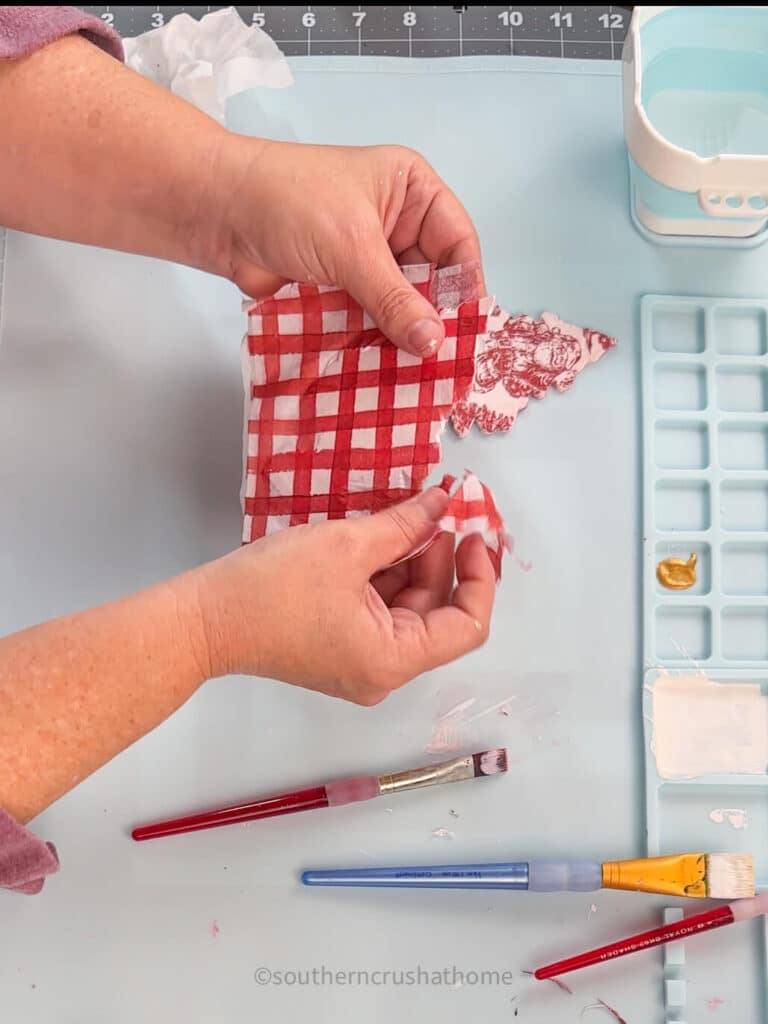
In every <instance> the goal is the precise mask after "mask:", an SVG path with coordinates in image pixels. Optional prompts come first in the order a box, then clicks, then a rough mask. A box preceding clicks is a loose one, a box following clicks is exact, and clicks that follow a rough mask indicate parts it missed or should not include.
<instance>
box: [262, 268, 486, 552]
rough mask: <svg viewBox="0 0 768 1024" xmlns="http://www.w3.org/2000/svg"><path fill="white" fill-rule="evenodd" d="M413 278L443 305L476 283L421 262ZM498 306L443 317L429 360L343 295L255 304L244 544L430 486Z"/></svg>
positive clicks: (323, 291)
mask: <svg viewBox="0 0 768 1024" xmlns="http://www.w3.org/2000/svg"><path fill="white" fill-rule="evenodd" d="M407 276H408V277H409V279H410V280H411V281H412V282H413V283H414V284H415V286H416V287H417V288H418V289H419V290H420V291H422V293H423V294H425V295H426V296H428V297H429V298H431V299H433V300H439V298H441V297H442V296H443V295H445V294H446V291H451V290H452V291H453V293H454V294H456V293H457V289H458V288H459V287H461V288H463V287H465V282H466V277H467V272H466V270H465V269H463V270H461V273H460V274H457V270H456V268H451V270H450V271H448V272H438V273H435V271H434V270H433V269H432V268H430V267H428V266H419V267H409V268H407ZM492 307H493V300H492V299H490V298H485V299H480V300H471V301H468V302H462V303H461V304H460V305H459V307H458V309H454V310H442V311H441V317H442V319H443V323H444V324H445V330H446V340H445V343H444V344H443V345H442V346H441V348H440V350H439V352H438V354H437V355H436V356H435V357H434V358H432V359H428V360H421V359H418V358H416V357H415V356H411V355H408V354H407V353H405V352H401V351H400V350H399V349H397V348H395V347H394V346H393V345H392V344H390V342H388V341H387V340H386V339H385V338H384V337H383V335H382V334H381V333H380V332H379V331H378V330H377V329H376V328H375V327H374V326H373V324H372V323H371V321H370V320H369V319H368V317H367V316H366V315H365V314H364V313H363V311H362V309H361V308H360V306H359V305H358V304H357V303H356V302H354V300H352V299H351V298H350V297H349V296H348V295H347V294H346V293H345V292H343V291H340V290H338V289H331V288H324V287H317V286H312V285H299V284H291V285H287V286H286V287H285V288H283V289H282V290H281V291H280V292H278V293H277V295H275V296H273V297H272V298H271V299H267V300H265V301H262V302H257V303H254V304H252V305H251V306H250V309H249V321H248V339H247V357H246V366H245V376H246V387H247V388H248V396H249V408H248V438H247V453H246V477H245V493H244V510H245V522H244V534H243V539H244V541H245V542H249V541H253V540H256V539H257V538H259V537H262V536H264V535H265V534H268V533H272V532H274V531H276V530H279V529H282V528H284V527H287V526H295V525H298V524H301V523H311V522H318V521H322V520H324V519H339V518H344V517H346V516H353V515H364V514H367V513H371V512H375V511H377V510H378V509H380V508H384V507H386V506H388V505H391V504H393V503H394V502H396V501H400V500H402V499H404V498H407V497H410V496H411V495H412V494H415V493H417V492H418V491H420V490H421V488H422V485H423V483H424V481H425V479H426V477H427V475H428V473H429V471H430V470H431V469H432V468H433V467H434V466H436V465H437V464H438V463H439V461H440V443H439V436H440V433H441V432H442V429H443V427H444V424H445V421H446V420H447V418H448V416H449V415H450V413H451V410H452V409H453V408H454V406H455V405H456V403H457V402H458V401H459V400H460V399H462V398H465V397H466V396H467V395H468V393H469V389H470V387H471V384H472V379H473V376H474V368H475V347H476V344H477V338H478V335H481V334H482V333H483V332H484V330H485V326H486V318H487V315H488V313H489V312H490V310H491V309H492ZM456 497H458V495H457V496H456ZM454 500H455V499H454ZM472 511H473V512H474V511H475V508H474V506H473V509H472ZM456 525H460V517H459V516H457V517H456Z"/></svg>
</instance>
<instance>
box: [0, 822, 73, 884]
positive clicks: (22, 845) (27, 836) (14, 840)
mask: <svg viewBox="0 0 768 1024" xmlns="http://www.w3.org/2000/svg"><path fill="white" fill-rule="evenodd" d="M58 870H59V858H58V856H57V854H56V847H55V846H54V845H53V844H52V843H44V842H43V840H42V839H38V837H37V836H36V835H34V834H33V833H32V832H30V831H29V830H28V829H26V828H24V826H23V825H19V823H18V822H17V821H15V820H14V819H13V818H12V817H11V816H10V814H8V813H7V812H6V811H4V810H2V808H0V889H13V890H14V891H15V892H23V893H27V894H29V895H32V894H34V893H38V892H40V890H41V889H42V888H43V882H44V880H45V877H46V875H52V874H54V872H56V871H58Z"/></svg>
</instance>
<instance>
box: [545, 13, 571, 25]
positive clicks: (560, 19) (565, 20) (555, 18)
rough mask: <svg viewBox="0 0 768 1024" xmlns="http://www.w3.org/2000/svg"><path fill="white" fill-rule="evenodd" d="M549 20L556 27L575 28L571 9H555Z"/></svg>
mask: <svg viewBox="0 0 768 1024" xmlns="http://www.w3.org/2000/svg"><path fill="white" fill-rule="evenodd" d="M549 20H550V21H551V22H552V24H553V25H554V26H555V28H573V15H572V14H571V12H570V11H566V12H565V13H563V12H562V11H555V13H554V14H550V16H549Z"/></svg>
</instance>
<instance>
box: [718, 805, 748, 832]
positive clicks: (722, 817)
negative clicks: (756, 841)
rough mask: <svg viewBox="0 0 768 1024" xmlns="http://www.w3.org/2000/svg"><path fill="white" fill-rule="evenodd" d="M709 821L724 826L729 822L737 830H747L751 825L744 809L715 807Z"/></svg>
mask: <svg viewBox="0 0 768 1024" xmlns="http://www.w3.org/2000/svg"><path fill="white" fill-rule="evenodd" d="M709 820H710V821H712V822H714V824H715V825H724V824H725V823H726V822H727V823H728V824H729V825H731V826H732V827H733V828H736V829H741V828H746V827H747V825H748V824H749V822H748V820H747V812H746V809H745V808H744V807H715V808H713V809H712V810H711V811H710V812H709Z"/></svg>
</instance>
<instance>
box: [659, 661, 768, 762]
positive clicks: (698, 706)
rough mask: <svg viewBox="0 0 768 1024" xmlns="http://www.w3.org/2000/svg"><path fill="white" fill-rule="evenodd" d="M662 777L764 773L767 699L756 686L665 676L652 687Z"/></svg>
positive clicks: (767, 753)
mask: <svg viewBox="0 0 768 1024" xmlns="http://www.w3.org/2000/svg"><path fill="white" fill-rule="evenodd" d="M652 750H653V753H654V755H655V757H656V770H657V771H658V773H659V775H660V776H661V778H662V779H680V778H684V779H686V778H696V777H698V776H701V775H730V774H734V775H764V774H765V771H766V768H767V767H768V701H767V700H766V698H765V697H764V696H763V694H762V691H761V689H760V686H759V685H758V684H756V683H715V682H713V681H712V680H711V679H706V678H704V677H702V676H660V677H659V678H658V679H657V680H656V682H655V684H654V687H653V742H652Z"/></svg>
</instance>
